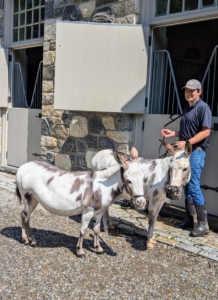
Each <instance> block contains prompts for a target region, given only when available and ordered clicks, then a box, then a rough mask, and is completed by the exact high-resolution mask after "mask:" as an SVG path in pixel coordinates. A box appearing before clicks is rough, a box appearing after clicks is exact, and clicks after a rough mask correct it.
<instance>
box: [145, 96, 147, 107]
mask: <svg viewBox="0 0 218 300" xmlns="http://www.w3.org/2000/svg"><path fill="white" fill-rule="evenodd" d="M147 106H148V98H147V97H146V98H145V107H147Z"/></svg>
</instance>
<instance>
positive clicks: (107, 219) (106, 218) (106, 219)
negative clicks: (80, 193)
mask: <svg viewBox="0 0 218 300" xmlns="http://www.w3.org/2000/svg"><path fill="white" fill-rule="evenodd" d="M103 225H104V232H105V233H108V228H109V229H114V225H113V223H112V222H111V220H110V215H109V210H106V211H105V212H104V213H103Z"/></svg>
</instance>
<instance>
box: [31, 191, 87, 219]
mask: <svg viewBox="0 0 218 300" xmlns="http://www.w3.org/2000/svg"><path fill="white" fill-rule="evenodd" d="M34 196H35V198H36V199H37V201H38V202H39V203H40V204H41V205H42V206H43V207H44V208H45V209H46V210H48V211H49V212H50V213H52V214H55V215H59V216H72V215H76V214H80V213H81V212H82V210H83V208H84V206H83V204H82V203H81V202H76V201H72V200H71V199H65V198H63V197H61V196H60V197H51V196H49V195H47V196H46V197H44V198H42V197H39V196H38V195H34Z"/></svg>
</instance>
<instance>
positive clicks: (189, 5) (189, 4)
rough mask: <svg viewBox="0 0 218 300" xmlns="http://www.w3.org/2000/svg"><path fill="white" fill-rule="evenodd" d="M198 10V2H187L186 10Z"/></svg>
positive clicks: (189, 0) (190, 0)
mask: <svg viewBox="0 0 218 300" xmlns="http://www.w3.org/2000/svg"><path fill="white" fill-rule="evenodd" d="M197 8H198V0H186V1H185V10H192V9H197Z"/></svg>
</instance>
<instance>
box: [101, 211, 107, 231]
mask: <svg viewBox="0 0 218 300" xmlns="http://www.w3.org/2000/svg"><path fill="white" fill-rule="evenodd" d="M107 213H108V211H105V212H104V213H103V216H102V221H103V227H104V232H105V233H108V220H107Z"/></svg>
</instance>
